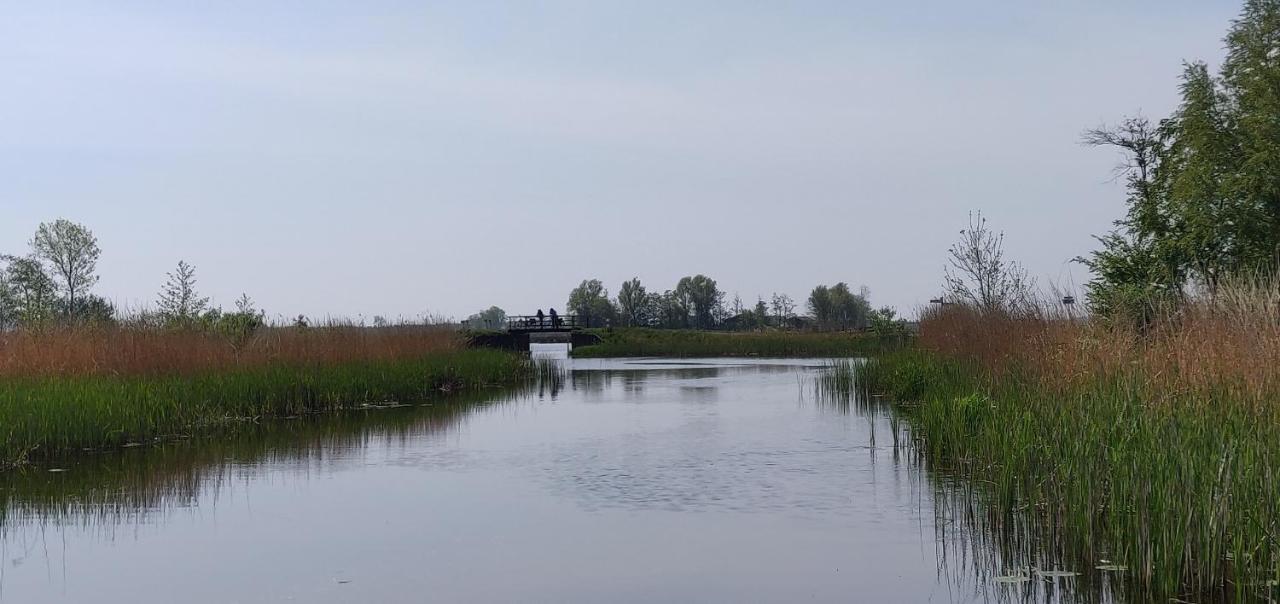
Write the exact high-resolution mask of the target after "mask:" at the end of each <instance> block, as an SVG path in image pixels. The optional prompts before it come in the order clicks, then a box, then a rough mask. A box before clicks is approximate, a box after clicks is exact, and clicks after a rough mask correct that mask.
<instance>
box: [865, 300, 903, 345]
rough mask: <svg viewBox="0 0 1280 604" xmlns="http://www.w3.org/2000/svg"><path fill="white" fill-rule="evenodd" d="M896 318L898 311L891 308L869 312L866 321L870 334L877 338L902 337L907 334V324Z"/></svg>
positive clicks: (886, 307)
mask: <svg viewBox="0 0 1280 604" xmlns="http://www.w3.org/2000/svg"><path fill="white" fill-rule="evenodd" d="M897 317H898V311H896V310H894V309H893V307H891V306H882V307H880V308H879V309H877V310H873V311H871V312H870V313H869V314H868V316H867V319H868V322H869V325H870V327H871V332H872V333H874V334H876V335H877V336H880V337H882V338H886V337H900V336H904V335H906V334H907V322H906V321H904V320H902V319H899V318H897Z"/></svg>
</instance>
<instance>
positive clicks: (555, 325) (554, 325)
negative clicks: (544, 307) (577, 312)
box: [551, 308, 560, 329]
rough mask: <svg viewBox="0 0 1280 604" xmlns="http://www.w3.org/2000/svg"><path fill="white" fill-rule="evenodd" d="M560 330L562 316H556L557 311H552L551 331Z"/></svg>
mask: <svg viewBox="0 0 1280 604" xmlns="http://www.w3.org/2000/svg"><path fill="white" fill-rule="evenodd" d="M559 328H560V315H557V314H556V309H554V308H553V309H551V329H559Z"/></svg>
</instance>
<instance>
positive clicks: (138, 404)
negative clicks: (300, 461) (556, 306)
mask: <svg viewBox="0 0 1280 604" xmlns="http://www.w3.org/2000/svg"><path fill="white" fill-rule="evenodd" d="M530 374H531V368H530V365H529V363H528V361H527V360H526V359H524V358H521V357H519V356H517V355H513V354H510V353H503V352H499V351H492V350H468V349H465V348H464V345H463V343H462V341H461V340H460V338H458V337H457V336H456V334H454V333H452V332H450V331H447V330H443V329H438V328H429V327H421V326H400V327H388V328H360V327H355V326H342V325H333V326H325V327H313V328H305V329H298V328H268V329H264V330H262V331H260V332H259V333H258V334H256V335H255V336H254V337H253V338H252V339H251V340H249V341H247V342H245V343H243V344H242V345H240V346H232V345H231V343H229V342H228V341H227V340H226V339H224V338H220V337H218V336H217V335H216V334H209V333H202V332H179V331H167V330H160V329H119V328H108V329H59V330H51V331H45V332H26V333H9V334H5V335H4V336H3V337H0V439H2V440H0V466H12V465H17V464H20V463H21V462H23V461H24V460H28V459H31V458H33V457H48V456H53V455H59V454H64V453H67V452H74V451H80V450H82V449H95V448H102V447H115V446H121V445H127V444H132V443H138V442H145V441H147V440H150V439H155V438H163V437H169V436H173V435H184V434H188V433H190V432H192V431H195V430H199V429H202V428H205V427H208V426H211V425H224V424H228V423H234V422H240V421H244V420H246V419H255V418H260V417H279V416H295V415H300V414H305V413H314V412H321V411H330V410H334V409H340V408H346V407H354V406H361V405H369V404H384V403H393V402H410V401H420V400H424V399H431V398H438V397H442V396H445V395H449V394H451V393H456V392H460V391H465V390H476V389H480V388H485V387H489V386H496V385H511V384H515V383H518V382H520V381H521V380H523V379H526V378H528V377H530Z"/></svg>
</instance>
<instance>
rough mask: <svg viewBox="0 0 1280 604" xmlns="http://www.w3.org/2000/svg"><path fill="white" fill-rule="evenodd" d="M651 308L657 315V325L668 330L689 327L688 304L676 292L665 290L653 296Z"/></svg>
mask: <svg viewBox="0 0 1280 604" xmlns="http://www.w3.org/2000/svg"><path fill="white" fill-rule="evenodd" d="M652 303H653V306H654V308H655V309H656V312H657V315H658V323H659V324H660V325H661V326H662V327H666V328H668V329H680V328H686V327H688V326H689V306H688V303H687V302H686V301H685V300H684V299H683V298H682V297H681V296H679V295H677V294H676V292H674V291H671V290H667V291H665V292H662V293H661V294H654V295H653V302H652Z"/></svg>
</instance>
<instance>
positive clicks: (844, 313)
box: [829, 282, 871, 329]
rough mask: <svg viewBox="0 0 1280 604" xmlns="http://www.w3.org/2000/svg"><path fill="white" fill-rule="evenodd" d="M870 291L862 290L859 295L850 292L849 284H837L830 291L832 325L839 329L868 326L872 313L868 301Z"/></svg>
mask: <svg viewBox="0 0 1280 604" xmlns="http://www.w3.org/2000/svg"><path fill="white" fill-rule="evenodd" d="M868 293H869V290H868V289H867V288H865V287H863V288H861V290H860V291H859V293H856V294H855V293H853V292H852V291H850V290H849V285H848V284H847V283H843V282H841V283H837V284H835V285H833V286H831V289H830V291H829V296H830V304H831V319H830V323H831V325H833V326H834V327H836V328H837V329H862V328H864V327H866V326H867V315H868V314H869V313H870V312H871V303H870V302H868V301H867V296H868Z"/></svg>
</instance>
